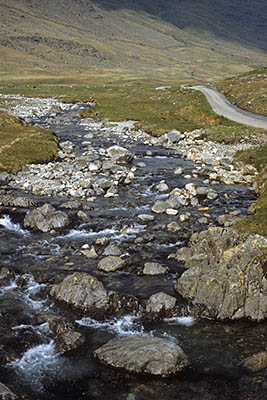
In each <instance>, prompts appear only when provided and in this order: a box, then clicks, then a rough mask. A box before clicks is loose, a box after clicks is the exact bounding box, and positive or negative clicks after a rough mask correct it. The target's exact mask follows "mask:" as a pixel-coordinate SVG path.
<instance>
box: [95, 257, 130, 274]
mask: <svg viewBox="0 0 267 400" xmlns="http://www.w3.org/2000/svg"><path fill="white" fill-rule="evenodd" d="M125 264H126V263H125V261H124V260H123V259H122V258H120V257H118V256H108V257H105V258H102V260H100V261H99V263H98V269H99V270H101V271H105V272H113V271H116V270H117V269H121V268H123V267H124V266H125Z"/></svg>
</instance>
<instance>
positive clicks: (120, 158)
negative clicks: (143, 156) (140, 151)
mask: <svg viewBox="0 0 267 400" xmlns="http://www.w3.org/2000/svg"><path fill="white" fill-rule="evenodd" d="M107 153H108V155H109V157H110V158H111V161H113V162H130V161H132V159H133V158H134V156H133V154H132V153H131V152H130V151H129V150H127V149H125V148H124V147H121V146H112V147H110V148H109V149H107Z"/></svg>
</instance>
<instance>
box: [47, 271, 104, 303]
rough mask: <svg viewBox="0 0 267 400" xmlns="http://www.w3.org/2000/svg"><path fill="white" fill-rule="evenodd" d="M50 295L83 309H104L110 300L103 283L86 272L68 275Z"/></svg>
mask: <svg viewBox="0 0 267 400" xmlns="http://www.w3.org/2000/svg"><path fill="white" fill-rule="evenodd" d="M50 295H51V296H53V297H54V298H55V299H56V300H59V301H64V302H66V303H67V304H69V305H71V306H74V307H76V308H79V309H80V310H83V311H88V310H91V309H104V308H105V307H106V303H107V301H108V294H107V292H106V290H105V288H104V286H103V284H102V283H101V282H99V281H98V280H97V279H96V278H94V277H93V276H91V275H89V274H86V273H76V274H72V275H69V276H67V277H66V278H65V279H64V280H63V281H62V282H61V283H60V284H59V285H55V286H54V287H53V288H52V289H51V291H50Z"/></svg>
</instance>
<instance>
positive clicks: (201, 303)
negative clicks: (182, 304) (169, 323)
mask: <svg viewBox="0 0 267 400" xmlns="http://www.w3.org/2000/svg"><path fill="white" fill-rule="evenodd" d="M266 248H267V239H265V238H264V237H261V236H259V235H254V234H242V233H239V232H237V231H236V230H234V229H230V228H229V229H224V228H214V227H213V228H210V229H208V230H207V231H203V232H201V233H195V234H193V235H192V237H191V240H190V247H189V248H182V249H180V250H179V251H178V252H177V253H176V260H178V261H184V262H185V267H186V268H188V270H187V271H185V272H184V273H183V274H182V276H181V277H180V279H178V281H177V283H176V285H175V289H176V290H177V292H178V293H180V294H181V295H182V296H183V297H185V298H186V299H188V300H190V302H191V304H192V306H193V308H194V309H195V310H198V312H199V313H200V314H201V315H203V316H206V317H209V318H217V319H220V320H225V319H232V320H234V319H241V318H249V319H251V320H253V321H262V320H264V319H265V318H266V317H267V273H266V264H264V257H263V256H262V252H263V249H265V251H266ZM265 260H266V258H265Z"/></svg>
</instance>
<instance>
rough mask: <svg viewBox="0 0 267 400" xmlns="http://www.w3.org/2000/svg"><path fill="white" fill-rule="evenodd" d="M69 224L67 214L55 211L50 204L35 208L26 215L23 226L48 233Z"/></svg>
mask: <svg viewBox="0 0 267 400" xmlns="http://www.w3.org/2000/svg"><path fill="white" fill-rule="evenodd" d="M69 223H70V221H69V218H68V216H67V214H66V213H65V212H63V211H57V210H56V209H55V208H54V207H53V206H51V205H50V204H44V205H43V206H42V207H38V208H35V209H34V210H30V211H28V212H27V213H26V216H25V218H24V226H25V227H26V228H28V227H29V228H32V229H36V230H39V231H42V232H49V231H51V230H52V229H57V228H64V227H66V226H67V225H68V224H69Z"/></svg>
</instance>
